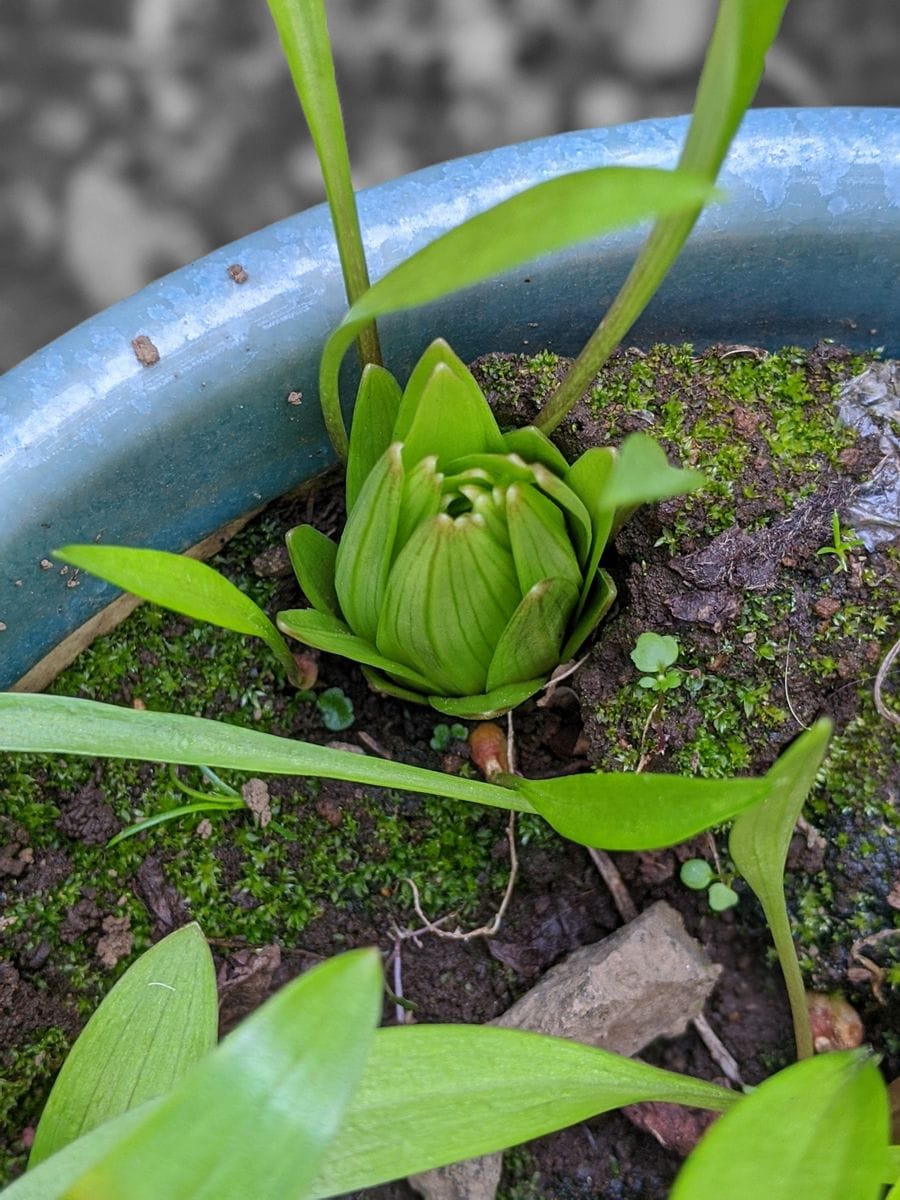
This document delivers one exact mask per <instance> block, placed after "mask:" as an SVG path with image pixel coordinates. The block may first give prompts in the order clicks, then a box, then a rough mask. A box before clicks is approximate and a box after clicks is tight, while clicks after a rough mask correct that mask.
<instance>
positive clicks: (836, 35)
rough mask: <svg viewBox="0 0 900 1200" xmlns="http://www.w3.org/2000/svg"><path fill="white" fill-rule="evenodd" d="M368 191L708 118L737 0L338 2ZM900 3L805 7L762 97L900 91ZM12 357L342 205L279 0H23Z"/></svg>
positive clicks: (12, 181)
mask: <svg viewBox="0 0 900 1200" xmlns="http://www.w3.org/2000/svg"><path fill="white" fill-rule="evenodd" d="M328 7H329V22H330V27H331V32H332V37H333V41H334V44H335V55H336V58H337V66H338V75H339V83H340V85H341V88H342V93H343V96H344V106H345V116H346V120H347V124H348V129H349V138H350V144H351V155H352V158H353V161H354V164H355V181H356V184H357V186H359V187H365V186H368V185H370V184H374V183H379V182H381V181H383V180H385V179H388V178H391V177H393V176H396V175H399V174H403V173H404V172H407V171H411V170H414V169H415V168H417V167H421V166H425V165H427V164H429V163H432V162H436V161H439V160H441V159H445V158H450V157H453V156H456V155H460V154H468V153H471V152H473V151H477V150H483V149H487V148H489V147H491V146H496V145H501V144H503V143H507V142H513V141H520V140H524V139H526V138H533V137H540V136H542V135H544V134H550V133H557V132H559V131H561V130H565V129H573V128H580V127H589V126H594V125H607V124H616V123H619V122H622V121H631V120H636V119H639V118H641V117H648V116H668V115H672V114H676V113H683V112H687V111H689V109H690V107H691V104H692V101H693V94H694V87H695V83H696V79H697V73H698V69H699V66H700V63H701V61H702V56H703V51H704V48H705V44H706V40H707V37H708V34H709V31H710V28H711V26H712V21H713V17H714V13H715V9H716V0H330V2H329V6H328ZM898 59H900V0H852V2H847V0H793V2H792V3H791V4H790V5H789V7H788V11H787V16H786V19H785V24H784V26H783V31H782V35H781V37H780V40H779V41H778V43H777V45H776V47H775V49H774V51H773V52H772V54H771V56H770V62H769V69H768V72H767V76H766V80H765V82H764V85H763V88H762V90H761V92H760V94H759V96H758V98H757V101H756V103H757V105H759V106H769V105H821V104H829V105H832V104H868V105H876V104H882V105H885V104H886V105H896V104H900V86H898ZM0 145H2V153H0V371H3V370H6V369H7V368H9V367H11V366H13V365H14V364H15V363H16V362H18V361H19V360H21V359H22V358H24V357H25V356H27V355H28V354H30V353H31V352H32V351H33V350H35V349H37V348H38V347H40V346H41V345H43V344H45V343H46V342H48V341H50V340H51V339H52V338H54V337H56V336H57V335H59V334H60V333H63V332H65V330H67V329H68V328H70V327H71V326H72V325H74V324H76V323H77V322H78V321H80V320H83V319H84V318H85V317H87V316H90V315H91V314H92V313H93V312H96V311H97V310H99V309H101V308H104V307H105V306H106V305H108V304H111V303H113V302H114V301H115V300H118V299H120V298H121V297H123V296H126V295H128V294H130V293H131V292H133V291H135V290H136V289H138V288H139V287H141V286H143V285H144V284H145V283H147V282H148V281H149V280H151V279H153V278H155V277H157V276H158V275H161V274H163V273H165V272H167V271H170V270H172V269H174V268H175V267H178V266H180V265H182V264H183V263H185V262H188V261H190V260H191V259H193V258H196V257H198V256H199V255H202V254H204V253H206V252H207V251H208V250H211V249H213V248H215V247H216V246H219V245H222V244H223V243H225V242H228V241H231V240H232V239H234V238H236V237H239V236H241V235H243V234H245V233H250V232H252V231H253V230H255V229H258V228H260V227H261V226H263V225H267V224H269V223H270V222H272V221H276V220H278V219H280V218H281V217H285V216H288V215H289V214H291V213H292V212H295V211H297V210H298V209H302V208H306V207H308V206H309V205H310V204H315V203H318V202H319V201H320V200H321V199H322V191H321V187H320V184H319V180H318V169H317V166H316V161H315V157H314V155H313V151H312V146H311V144H310V141H309V138H308V136H307V134H306V131H305V127H304V125H303V122H302V118H301V116H300V112H299V108H298V106H297V103H296V100H295V98H294V94H293V91H292V87H291V84H290V81H289V78H288V74H287V69H286V68H285V66H284V65H283V63H282V59H281V53H280V50H279V47H278V43H277V39H276V37H275V33H274V28H273V26H272V23H271V20H270V18H269V14H268V8H267V6H266V4H265V0H114V2H112V0H0Z"/></svg>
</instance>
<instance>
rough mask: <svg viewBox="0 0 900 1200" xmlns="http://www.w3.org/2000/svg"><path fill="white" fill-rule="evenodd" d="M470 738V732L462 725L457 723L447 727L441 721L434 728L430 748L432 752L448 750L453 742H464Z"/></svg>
mask: <svg viewBox="0 0 900 1200" xmlns="http://www.w3.org/2000/svg"><path fill="white" fill-rule="evenodd" d="M468 736H469V731H468V729H466V727H465V725H460V723H459V722H458V721H455V722H454V723H453V724H452V725H446V724H444V722H443V721H439V722H438V723H437V725H435V727H434V733H433V735H432V737H431V740H430V741H429V743H428V744H429V746H430V747H431V748H432V750H438V751H443V750H446V749H447V748H448V747H449V745H450V743H451V742H453V741H457V742H464V741H466V739H467V738H468Z"/></svg>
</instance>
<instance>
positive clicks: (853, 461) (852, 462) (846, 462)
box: [837, 446, 862, 471]
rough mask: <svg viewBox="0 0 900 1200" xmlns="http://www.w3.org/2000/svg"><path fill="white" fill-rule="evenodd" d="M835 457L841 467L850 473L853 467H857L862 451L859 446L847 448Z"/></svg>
mask: <svg viewBox="0 0 900 1200" xmlns="http://www.w3.org/2000/svg"><path fill="white" fill-rule="evenodd" d="M837 457H838V462H839V463H840V464H841V466H842V467H846V468H847V470H848V471H852V470H853V469H854V467H857V466H859V460H860V458H861V457H862V451H861V450H860V448H859V446H847V448H846V449H845V450H841V452H840V453H839V454H838V456H837Z"/></svg>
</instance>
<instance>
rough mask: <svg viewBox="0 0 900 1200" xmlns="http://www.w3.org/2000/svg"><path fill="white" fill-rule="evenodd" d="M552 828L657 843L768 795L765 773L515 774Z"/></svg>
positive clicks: (604, 841) (588, 839)
mask: <svg viewBox="0 0 900 1200" xmlns="http://www.w3.org/2000/svg"><path fill="white" fill-rule="evenodd" d="M515 786H516V790H517V791H518V792H519V793H520V794H521V795H523V796H524V797H525V798H526V799H527V800H528V801H529V802H530V803H531V805H532V806H533V808H534V809H535V811H536V812H539V813H540V814H541V816H542V817H543V818H544V820H545V821H547V822H548V823H549V824H550V825H552V826H553V828H554V829H555V830H556V831H557V833H561V834H562V835H563V837H567V838H570V839H571V840H572V841H573V842H580V843H581V844H582V845H584V846H596V847H598V848H602V849H604V850H657V849H660V848H662V847H664V846H674V845H677V843H678V842H683V841H686V840H687V839H688V838H690V837H694V835H695V834H698V833H702V832H703V830H704V829H710V828H712V826H714V825H720V824H721V823H722V822H723V821H728V820H730V819H731V818H732V817H734V816H736V815H737V814H738V813H739V812H741V811H742V810H743V809H746V808H750V807H751V806H752V805H753V804H757V803H758V802H759V801H760V800H761V799H762V798H763V797H764V796H765V795H766V784H765V780H764V779H691V778H686V777H685V776H683V775H650V774H644V773H642V774H632V773H629V772H622V773H609V774H596V775H569V776H562V777H560V778H558V779H544V780H528V779H517V780H515Z"/></svg>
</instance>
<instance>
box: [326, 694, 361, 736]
mask: <svg viewBox="0 0 900 1200" xmlns="http://www.w3.org/2000/svg"><path fill="white" fill-rule="evenodd" d="M316 708H318V710H319V712H320V713H321V715H322V721H323V723H324V725H325V728H326V729H330V730H331V732H332V733H340V731H341V730H342V729H349V728H350V726H351V725H352V724H353V722H354V721H355V720H356V716H355V714H354V712H353V701H352V700H351V699H350V697H349V696H347V695H345V694H344V692H342V691H341V689H340V688H326V690H325V691H324V692H322V694H321V695H320V696H319V698H318V699H317V700H316Z"/></svg>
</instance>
